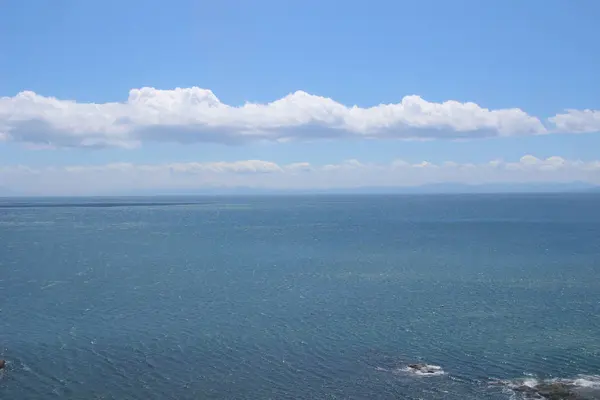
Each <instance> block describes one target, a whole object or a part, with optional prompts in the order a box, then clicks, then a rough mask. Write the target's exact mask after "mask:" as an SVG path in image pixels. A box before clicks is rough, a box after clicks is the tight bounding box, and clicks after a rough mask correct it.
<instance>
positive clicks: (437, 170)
mask: <svg viewBox="0 0 600 400" xmlns="http://www.w3.org/2000/svg"><path fill="white" fill-rule="evenodd" d="M572 181H584V182H588V183H593V184H600V161H585V162H584V161H577V160H575V161H574V160H566V159H564V158H562V157H558V156H554V157H548V158H545V159H540V158H536V157H534V156H532V155H525V156H523V157H522V158H521V159H519V160H516V161H502V160H493V161H490V162H486V163H480V164H471V163H456V162H452V161H449V162H444V163H439V164H435V163H430V162H427V161H423V162H420V163H408V162H406V161H402V160H395V161H393V162H390V163H386V164H373V163H362V162H360V161H358V160H347V161H344V162H340V163H335V164H334V163H332V164H325V165H311V164H310V163H307V162H297V163H292V164H287V165H278V164H276V163H274V162H269V161H261V160H246V161H236V162H201V163H197V162H189V163H164V164H132V163H113V164H105V165H74V166H64V167H43V168H32V167H27V166H19V165H16V166H4V167H0V182H2V184H3V185H4V186H5V188H7V189H10V190H13V191H15V192H18V193H24V194H63V195H68V194H102V193H108V192H116V191H123V190H129V191H135V190H148V189H159V190H161V189H173V188H175V189H198V188H210V187H235V186H245V187H253V188H271V189H332V188H351V187H368V186H373V187H374V186H378V187H382V186H383V187H396V186H414V185H421V184H428V183H439V182H456V183H472V184H481V183H501V182H508V183H518V182H523V183H536V182H572Z"/></svg>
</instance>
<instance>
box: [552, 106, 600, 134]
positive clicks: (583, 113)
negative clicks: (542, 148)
mask: <svg viewBox="0 0 600 400" xmlns="http://www.w3.org/2000/svg"><path fill="white" fill-rule="evenodd" d="M549 121H550V122H551V123H553V124H554V125H555V126H556V130H557V131H559V132H567V133H590V132H600V111H597V110H567V111H566V112H565V113H563V114H557V115H555V116H554V117H552V118H549Z"/></svg>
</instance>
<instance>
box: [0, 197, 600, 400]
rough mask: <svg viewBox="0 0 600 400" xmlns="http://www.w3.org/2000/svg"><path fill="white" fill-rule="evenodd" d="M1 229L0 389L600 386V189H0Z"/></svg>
mask: <svg viewBox="0 0 600 400" xmlns="http://www.w3.org/2000/svg"><path fill="white" fill-rule="evenodd" d="M0 243H1V244H0V357H1V358H4V359H6V360H7V363H8V364H7V368H6V370H5V371H4V372H1V373H0V398H3V399H13V400H15V399H28V400H29V399H31V400H33V399H49V398H59V399H161V400H163V399H509V398H514V399H516V398H519V396H520V394H518V393H516V392H514V391H513V390H512V389H511V388H512V387H514V385H518V384H519V382H524V383H526V384H531V382H536V381H537V382H540V381H542V380H545V379H548V380H551V379H554V380H557V379H561V380H565V381H566V382H569V383H571V384H572V385H573V386H575V387H576V388H577V390H579V391H580V394H581V396H583V397H582V398H590V399H593V398H596V399H598V398H600V196H598V195H592V194H569V195H564V194H561V195H557V194H554V195H452V196H450V195H444V196H442V195H438V196H435V195H431V196H312V197H311V196H305V197H229V198H225V197H222V198H221V197H199V198H164V199H156V198H146V199H143V198H140V199H133V198H121V199H83V200H82V199H35V200H33V199H20V200H15V199H3V200H0ZM415 362H418V363H427V364H431V365H436V366H439V369H438V370H437V371H436V373H435V374H431V376H430V375H421V374H418V373H414V372H412V371H411V370H410V369H408V368H407V365H408V364H409V363H415Z"/></svg>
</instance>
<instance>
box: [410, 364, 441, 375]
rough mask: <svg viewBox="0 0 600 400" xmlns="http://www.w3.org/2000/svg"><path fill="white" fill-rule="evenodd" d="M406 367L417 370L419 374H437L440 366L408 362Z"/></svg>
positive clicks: (413, 370)
mask: <svg viewBox="0 0 600 400" xmlns="http://www.w3.org/2000/svg"><path fill="white" fill-rule="evenodd" d="M408 368H409V369H410V370H411V371H412V372H418V373H420V374H425V375H427V374H431V375H433V374H439V373H440V370H441V368H440V367H438V366H437V365H429V364H422V363H419V364H408Z"/></svg>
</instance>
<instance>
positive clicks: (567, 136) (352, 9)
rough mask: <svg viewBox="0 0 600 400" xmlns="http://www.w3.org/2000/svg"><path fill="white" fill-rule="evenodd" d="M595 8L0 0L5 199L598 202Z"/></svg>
mask: <svg viewBox="0 0 600 400" xmlns="http://www.w3.org/2000/svg"><path fill="white" fill-rule="evenodd" d="M598 20H600V2H598V1H596V0H563V1H558V0H528V1H522V0H503V1H497V0H488V1H485V2H482V1H476V0H454V1H440V0H435V1H434V0H421V1H418V2H417V1H402V0H389V1H388V0H370V1H356V0H348V1H344V2H340V1H331V0H319V1H316V0H303V1H296V0H289V1H280V0H278V1H275V0H252V1H250V0H246V1H244V0H237V1H233V0H220V1H218V2H214V1H213V2H205V1H198V0H196V1H192V0H172V1H169V2H166V1H158V0H145V1H140V0H128V1H117V0H104V1H92V0H90V1H80V0H54V1H52V2H49V1H46V0H0V195H2V194H4V195H13V194H14V195H86V194H110V193H120V192H124V191H127V192H135V191H136V190H139V191H143V192H144V193H148V192H152V191H156V192H160V191H161V190H170V191H173V190H175V191H176V190H182V191H186V190H187V191H190V190H195V189H201V188H220V187H223V188H224V187H238V186H243V187H253V188H267V189H269V188H272V189H313V188H314V189H329V188H353V187H355V188H358V187H362V188H364V187H404V186H415V185H423V184H430V183H454V182H456V183H467V184H487V183H502V182H504V183H545V182H546V183H548V182H573V181H581V182H587V183H590V184H600V154H599V153H600V111H599V110H600V96H599V94H600V74H599V73H598V71H600V41H598V38H599V37H600V25H598V24H597V23H596V22H597V21H598Z"/></svg>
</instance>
